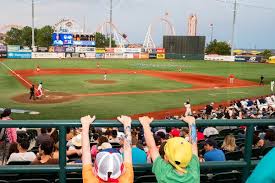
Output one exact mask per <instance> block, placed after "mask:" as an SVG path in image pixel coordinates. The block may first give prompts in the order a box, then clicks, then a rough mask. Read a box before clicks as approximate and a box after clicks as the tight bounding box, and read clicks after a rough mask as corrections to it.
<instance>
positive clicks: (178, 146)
mask: <svg viewBox="0 0 275 183" xmlns="http://www.w3.org/2000/svg"><path fill="white" fill-rule="evenodd" d="M164 152H165V156H166V157H167V159H168V161H169V162H170V163H171V164H172V165H173V166H174V167H175V168H176V169H177V170H178V171H180V172H183V173H186V170H185V168H186V167H187V165H188V164H189V162H190V161H191V159H192V155H193V153H192V145H191V144H190V143H189V142H187V141H186V140H185V139H184V138H182V137H175V138H171V139H169V140H167V143H166V145H165V146H164Z"/></svg>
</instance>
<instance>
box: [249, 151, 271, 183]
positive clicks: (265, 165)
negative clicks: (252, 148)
mask: <svg viewBox="0 0 275 183" xmlns="http://www.w3.org/2000/svg"><path fill="white" fill-rule="evenodd" d="M274 164H275V148H273V149H272V150H271V151H269V153H268V154H267V155H266V156H265V157H264V158H263V159H262V160H261V161H260V163H259V164H258V165H257V167H256V168H255V170H254V171H253V173H252V174H251V176H250V177H249V178H248V179H247V181H246V183H254V182H256V183H273V182H275V176H274V172H275V166H274Z"/></svg>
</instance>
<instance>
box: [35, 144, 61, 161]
mask: <svg viewBox="0 0 275 183" xmlns="http://www.w3.org/2000/svg"><path fill="white" fill-rule="evenodd" d="M53 151H54V141H53V140H52V139H50V140H49V141H43V142H42V143H41V144H40V146H39V154H38V156H37V158H36V159H35V160H34V161H33V162H32V165H49V164H58V159H54V158H52V154H53Z"/></svg>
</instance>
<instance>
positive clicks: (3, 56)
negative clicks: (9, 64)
mask: <svg viewBox="0 0 275 183" xmlns="http://www.w3.org/2000/svg"><path fill="white" fill-rule="evenodd" d="M7 56H8V54H7V52H0V58H7Z"/></svg>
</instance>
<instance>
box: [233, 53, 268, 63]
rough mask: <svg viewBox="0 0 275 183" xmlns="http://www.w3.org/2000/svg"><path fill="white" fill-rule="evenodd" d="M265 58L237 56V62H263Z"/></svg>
mask: <svg viewBox="0 0 275 183" xmlns="http://www.w3.org/2000/svg"><path fill="white" fill-rule="evenodd" d="M262 59H263V57H262V56H243V55H240V56H235V62H254V63H257V62H261V61H262Z"/></svg>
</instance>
